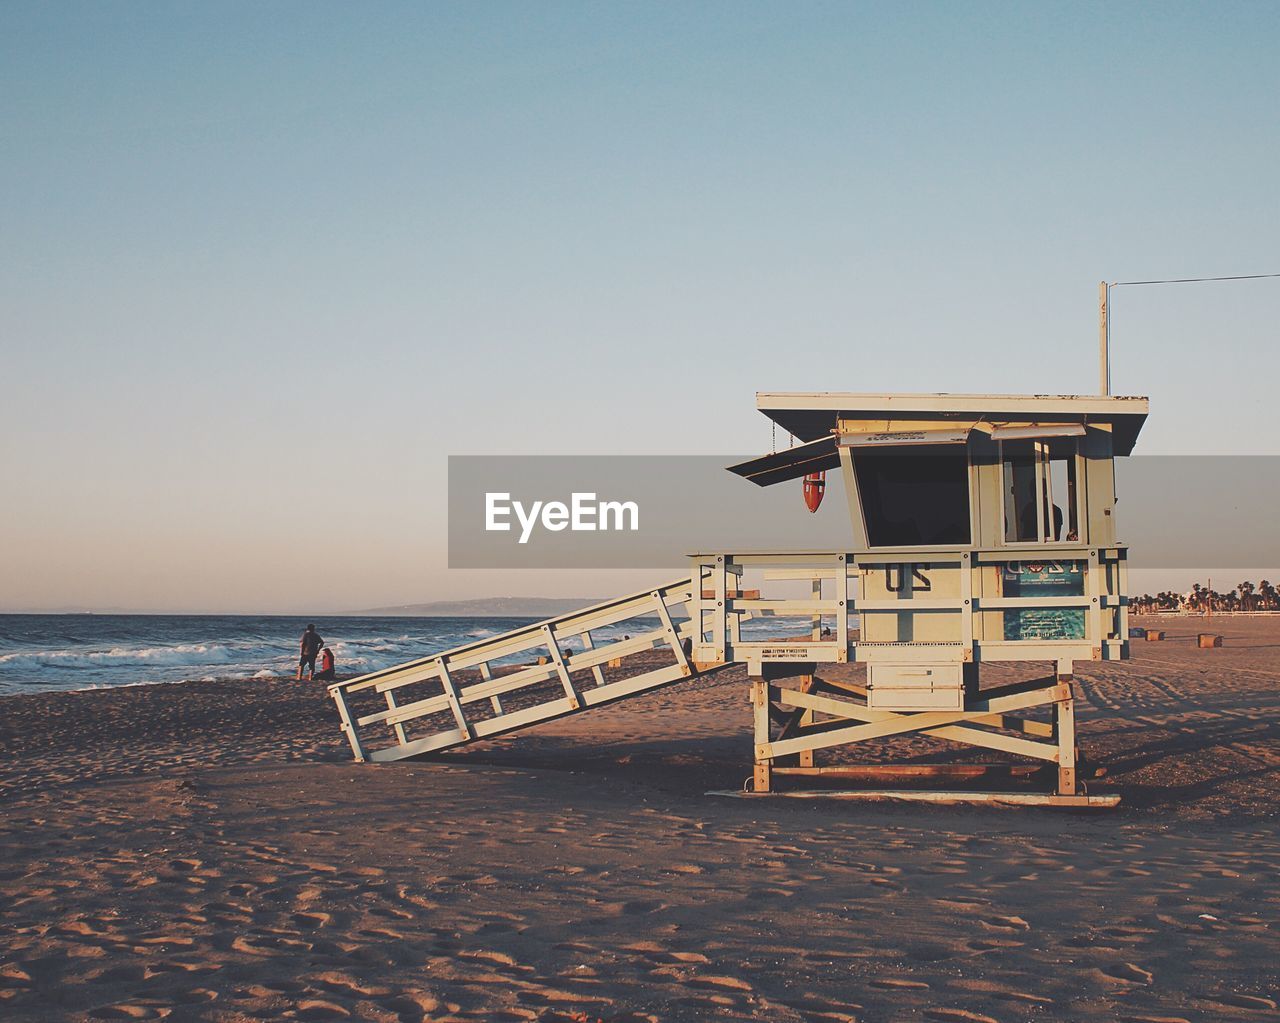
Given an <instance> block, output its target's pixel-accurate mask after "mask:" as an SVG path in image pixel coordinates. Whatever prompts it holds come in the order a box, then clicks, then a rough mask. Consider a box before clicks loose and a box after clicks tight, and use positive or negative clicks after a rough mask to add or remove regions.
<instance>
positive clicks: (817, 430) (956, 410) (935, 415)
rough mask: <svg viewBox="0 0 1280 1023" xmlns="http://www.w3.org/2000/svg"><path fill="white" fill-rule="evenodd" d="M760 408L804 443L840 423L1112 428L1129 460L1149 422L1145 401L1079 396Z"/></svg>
mask: <svg viewBox="0 0 1280 1023" xmlns="http://www.w3.org/2000/svg"><path fill="white" fill-rule="evenodd" d="M756 407H757V408H758V409H759V410H760V411H761V412H763V413H764V414H765V415H766V416H768V417H769V418H770V419H772V420H773V421H774V422H775V423H777V424H778V425H779V426H781V427H782V428H783V429H784V430H786V431H787V432H788V433H791V434H793V435H794V436H795V437H797V438H799V439H800V440H802V441H815V440H819V439H820V438H823V437H827V436H830V435H832V434H833V432H834V431H835V430H836V429H837V427H838V424H839V423H841V422H842V421H843V422H844V423H846V424H848V423H851V422H853V423H856V422H865V423H872V424H880V425H878V426H877V427H876V428H877V429H881V430H884V429H886V427H885V426H884V425H883V424H886V423H888V424H892V423H893V422H894V421H899V422H911V423H926V422H937V423H938V424H939V425H940V426H942V425H944V424H948V423H950V424H954V425H955V426H956V427H957V428H959V427H963V426H965V425H976V424H986V425H988V426H1000V425H1002V424H1013V425H1026V424H1030V423H1034V424H1050V423H1080V424H1083V425H1085V426H1109V427H1110V428H1111V431H1112V436H1113V438H1114V441H1113V443H1114V451H1115V454H1117V455H1127V454H1129V453H1130V452H1131V451H1132V450H1133V446H1134V444H1135V443H1136V442H1137V439H1138V433H1139V431H1140V430H1141V429H1142V424H1143V423H1144V422H1145V421H1146V418H1147V412H1148V402H1147V399H1146V398H1140V397H1117V396H1107V397H1103V396H1099V395H1078V394H1030V395H1016V394H850V393H844V392H839V391H801V392H786V393H783V392H760V393H757V394H756Z"/></svg>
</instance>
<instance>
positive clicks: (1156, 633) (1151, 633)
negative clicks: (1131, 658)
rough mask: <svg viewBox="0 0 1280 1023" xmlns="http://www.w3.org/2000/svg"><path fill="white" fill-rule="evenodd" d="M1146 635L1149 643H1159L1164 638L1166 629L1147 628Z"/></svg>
mask: <svg viewBox="0 0 1280 1023" xmlns="http://www.w3.org/2000/svg"><path fill="white" fill-rule="evenodd" d="M1146 635H1147V642H1148V643H1159V642H1160V641H1161V640H1162V639H1164V629H1147V630H1146Z"/></svg>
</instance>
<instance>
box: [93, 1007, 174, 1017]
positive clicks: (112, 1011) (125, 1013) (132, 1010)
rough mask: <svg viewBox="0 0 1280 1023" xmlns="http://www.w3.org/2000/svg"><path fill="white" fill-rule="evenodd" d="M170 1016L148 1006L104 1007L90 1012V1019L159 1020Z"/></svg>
mask: <svg viewBox="0 0 1280 1023" xmlns="http://www.w3.org/2000/svg"><path fill="white" fill-rule="evenodd" d="M165 1015H168V1013H167V1012H161V1011H160V1010H159V1009H153V1008H151V1007H150V1006H147V1005H103V1006H101V1007H99V1008H97V1009H90V1010H89V1018H90V1019H159V1018H161V1016H165Z"/></svg>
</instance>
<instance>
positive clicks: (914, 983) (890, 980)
mask: <svg viewBox="0 0 1280 1023" xmlns="http://www.w3.org/2000/svg"><path fill="white" fill-rule="evenodd" d="M871 986H872V987H878V988H881V989H882V990H886V991H893V990H897V989H900V988H926V987H928V986H929V985H928V984H926V983H925V982H924V981H922V980H900V979H898V978H896V977H886V978H884V979H883V980H873V981H872V982H871Z"/></svg>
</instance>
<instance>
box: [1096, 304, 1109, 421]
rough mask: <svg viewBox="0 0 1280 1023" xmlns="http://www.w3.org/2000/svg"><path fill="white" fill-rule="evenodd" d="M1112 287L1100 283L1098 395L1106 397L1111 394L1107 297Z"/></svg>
mask: <svg viewBox="0 0 1280 1023" xmlns="http://www.w3.org/2000/svg"><path fill="white" fill-rule="evenodd" d="M1110 291H1111V286H1110V285H1109V284H1107V282H1106V281H1100V282H1098V393H1099V394H1101V395H1103V396H1104V397H1105V396H1107V395H1109V394H1110V393H1111V351H1110V341H1111V326H1110V324H1109V323H1108V322H1107V296H1108V295H1109V293H1110Z"/></svg>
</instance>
